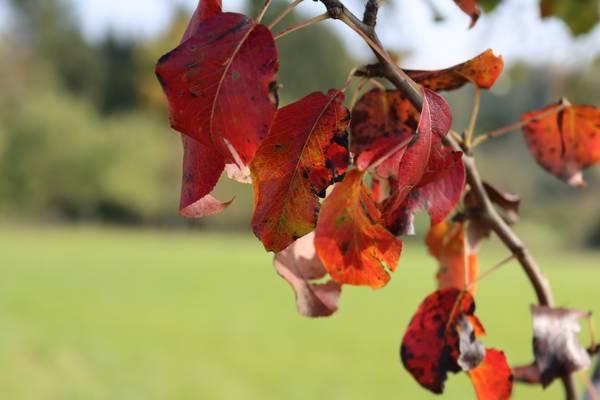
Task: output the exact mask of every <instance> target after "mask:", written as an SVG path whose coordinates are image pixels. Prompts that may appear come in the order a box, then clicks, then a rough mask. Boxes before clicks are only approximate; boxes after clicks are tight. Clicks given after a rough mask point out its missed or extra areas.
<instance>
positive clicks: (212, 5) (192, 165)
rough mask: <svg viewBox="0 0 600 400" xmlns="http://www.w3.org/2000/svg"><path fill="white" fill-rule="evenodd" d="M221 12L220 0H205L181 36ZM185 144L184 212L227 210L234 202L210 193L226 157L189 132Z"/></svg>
mask: <svg viewBox="0 0 600 400" xmlns="http://www.w3.org/2000/svg"><path fill="white" fill-rule="evenodd" d="M220 13H221V2H220V1H219V0H201V1H199V2H198V7H197V8H196V11H195V12H194V15H193V16H192V19H191V21H190V23H189V25H188V27H187V29H186V32H185V33H184V35H183V38H182V39H181V42H184V41H186V40H187V39H189V38H190V37H191V35H192V33H193V31H194V30H195V29H196V27H197V26H198V25H199V24H200V23H201V22H202V21H204V20H205V19H206V18H208V17H210V16H212V15H215V14H220ZM181 141H182V145H183V179H182V185H181V200H180V205H179V210H180V214H181V215H182V216H184V217H188V218H198V217H204V216H207V215H212V214H216V213H219V212H221V211H223V210H224V209H225V208H227V206H228V205H229V204H230V203H231V201H230V202H227V203H222V202H220V201H218V200H217V199H215V198H214V197H213V196H211V195H210V192H212V190H213V188H214V187H215V185H216V184H217V182H218V180H219V177H220V176H221V173H222V172H223V169H224V168H225V160H224V159H223V156H222V155H221V154H219V153H218V152H215V151H213V150H212V148H210V147H208V146H205V145H203V144H201V143H200V142H198V141H197V140H195V139H192V138H191V137H189V136H186V135H181Z"/></svg>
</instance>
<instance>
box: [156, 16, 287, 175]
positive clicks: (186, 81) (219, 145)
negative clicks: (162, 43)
mask: <svg viewBox="0 0 600 400" xmlns="http://www.w3.org/2000/svg"><path fill="white" fill-rule="evenodd" d="M278 68H279V66H278V63H277V50H276V48H275V43H274V41H273V36H272V34H271V32H270V31H269V30H268V29H267V28H266V27H265V26H263V25H260V24H256V23H255V22H254V21H252V20H251V19H250V18H248V17H246V16H244V15H242V14H235V13H221V14H217V15H213V16H211V17H209V18H207V19H206V20H204V21H202V22H201V23H199V24H198V25H197V27H196V28H195V29H194V30H193V33H192V35H191V37H190V38H189V39H188V40H186V41H185V42H183V43H182V44H180V45H179V47H177V48H176V49H175V50H173V51H171V52H170V53H168V54H166V55H164V56H163V57H161V59H160V60H159V61H158V64H157V66H156V75H157V77H158V79H159V81H160V82H161V84H162V86H163V89H164V91H165V93H166V95H167V98H168V100H169V109H170V114H171V125H172V126H173V128H174V129H176V130H178V131H180V132H181V133H184V134H186V135H189V136H191V137H193V138H195V139H197V140H198V141H199V142H201V143H202V144H204V145H207V146H212V147H214V148H215V149H217V150H218V151H219V152H221V154H223V156H224V157H225V158H226V162H236V163H238V164H244V165H245V164H248V163H249V162H250V161H251V159H252V158H253V157H254V153H255V151H256V149H257V148H258V145H259V143H260V141H261V140H262V139H263V138H264V137H265V136H266V134H267V132H268V130H269V127H270V125H271V122H272V120H273V117H274V115H275V110H276V108H277V99H276V93H275V88H276V82H275V74H276V72H277V70H278Z"/></svg>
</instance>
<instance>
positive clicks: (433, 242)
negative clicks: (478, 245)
mask: <svg viewBox="0 0 600 400" xmlns="http://www.w3.org/2000/svg"><path fill="white" fill-rule="evenodd" d="M425 243H426V244H427V248H428V249H429V253H430V254H431V255H432V256H433V257H435V258H436V259H437V260H438V262H439V269H438V272H437V274H436V278H437V282H438V288H440V289H444V288H456V289H461V290H462V289H464V288H466V287H467V286H469V285H471V284H472V283H473V282H475V281H476V280H477V276H478V273H479V255H478V254H477V251H476V250H474V249H473V248H471V247H470V246H469V243H468V241H467V240H465V224H464V223H462V222H446V221H442V222H440V223H439V224H437V225H433V226H432V227H431V228H430V229H429V232H428V233H427V236H426V238H425ZM465 263H466V268H467V271H466V273H465ZM465 279H467V280H468V281H467V282H465ZM476 290H477V287H476V285H471V286H469V292H470V293H471V294H472V295H475V292H476Z"/></svg>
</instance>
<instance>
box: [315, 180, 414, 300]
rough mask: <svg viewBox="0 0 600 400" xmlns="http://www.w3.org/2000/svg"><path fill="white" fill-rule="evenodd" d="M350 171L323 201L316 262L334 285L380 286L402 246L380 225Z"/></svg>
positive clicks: (367, 195) (367, 193)
mask: <svg viewBox="0 0 600 400" xmlns="http://www.w3.org/2000/svg"><path fill="white" fill-rule="evenodd" d="M364 175H365V173H364V172H361V171H359V170H356V169H355V170H352V171H350V172H348V173H347V174H346V177H345V178H344V180H343V181H342V182H340V183H338V184H337V185H336V186H335V187H334V188H333V192H332V193H331V194H330V195H329V196H328V197H327V198H326V199H325V202H324V203H323V206H322V208H321V212H320V214H319V220H318V222H317V229H316V233H315V247H316V249H317V254H318V255H319V258H320V259H321V261H322V262H323V265H325V268H326V269H327V271H329V274H330V275H331V277H332V278H333V279H334V280H335V281H336V282H338V283H342V284H350V285H367V286H371V287H373V288H379V287H382V286H384V285H385V284H386V283H387V282H388V281H389V279H390V276H389V274H388V272H387V271H386V267H387V268H388V269H389V270H390V271H394V270H395V269H396V266H397V264H398V260H399V259H400V253H401V251H402V242H401V241H400V240H398V239H396V238H395V237H394V235H392V234H391V233H390V232H389V231H387V230H386V229H385V228H384V227H383V225H382V224H381V214H380V212H379V210H378V208H377V204H376V203H375V201H374V200H373V198H372V195H371V192H370V190H369V188H368V187H367V186H366V185H365V182H364Z"/></svg>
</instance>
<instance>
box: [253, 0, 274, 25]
mask: <svg viewBox="0 0 600 400" xmlns="http://www.w3.org/2000/svg"><path fill="white" fill-rule="evenodd" d="M272 1H273V0H265V3H264V4H263V6H262V7H261V8H260V11H258V15H257V16H256V23H257V24H260V21H262V19H263V17H264V16H265V14H266V13H267V10H268V9H269V6H270V5H271V2H272Z"/></svg>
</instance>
